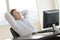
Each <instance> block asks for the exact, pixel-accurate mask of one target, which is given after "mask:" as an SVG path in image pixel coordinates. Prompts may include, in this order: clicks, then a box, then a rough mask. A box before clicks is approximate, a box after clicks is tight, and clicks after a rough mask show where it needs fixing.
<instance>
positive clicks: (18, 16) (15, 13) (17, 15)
mask: <svg viewBox="0 0 60 40" xmlns="http://www.w3.org/2000/svg"><path fill="white" fill-rule="evenodd" d="M13 17H14V18H15V20H19V19H22V16H21V15H20V13H19V12H18V11H17V10H15V11H13Z"/></svg>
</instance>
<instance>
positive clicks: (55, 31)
mask: <svg viewBox="0 0 60 40" xmlns="http://www.w3.org/2000/svg"><path fill="white" fill-rule="evenodd" d="M52 26H53V33H54V34H56V33H57V31H58V30H57V27H56V25H55V24H52Z"/></svg>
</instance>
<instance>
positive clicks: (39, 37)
mask: <svg viewBox="0 0 60 40" xmlns="http://www.w3.org/2000/svg"><path fill="white" fill-rule="evenodd" d="M47 34H48V35H47ZM57 35H60V33H57V34H53V33H52V32H51V33H40V34H39V33H38V34H35V35H33V36H32V39H21V37H16V38H13V40H33V39H35V40H60V36H57Z"/></svg>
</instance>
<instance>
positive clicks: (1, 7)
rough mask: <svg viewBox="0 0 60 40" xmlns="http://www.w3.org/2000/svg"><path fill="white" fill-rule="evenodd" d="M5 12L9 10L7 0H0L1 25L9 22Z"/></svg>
mask: <svg viewBox="0 0 60 40" xmlns="http://www.w3.org/2000/svg"><path fill="white" fill-rule="evenodd" d="M5 12H7V8H6V0H0V25H4V24H6V23H7V21H6V20H5V18H4V14H5Z"/></svg>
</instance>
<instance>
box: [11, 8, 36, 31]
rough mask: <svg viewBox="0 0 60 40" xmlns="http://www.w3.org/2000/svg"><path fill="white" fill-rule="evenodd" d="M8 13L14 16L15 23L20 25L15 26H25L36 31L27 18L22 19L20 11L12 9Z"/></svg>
mask: <svg viewBox="0 0 60 40" xmlns="http://www.w3.org/2000/svg"><path fill="white" fill-rule="evenodd" d="M10 14H11V15H12V16H13V17H14V19H15V21H16V23H17V25H20V27H17V28H21V27H27V29H30V30H31V31H33V32H36V29H35V28H34V27H33V26H32V25H31V24H30V23H29V22H28V21H27V20H24V19H22V15H21V13H19V12H18V11H17V10H16V9H12V10H11V12H10ZM21 29H22V28H21Z"/></svg>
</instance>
